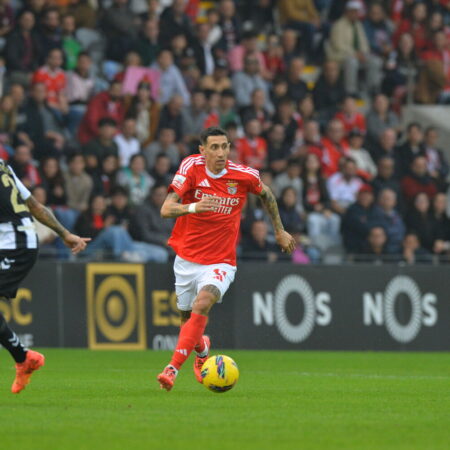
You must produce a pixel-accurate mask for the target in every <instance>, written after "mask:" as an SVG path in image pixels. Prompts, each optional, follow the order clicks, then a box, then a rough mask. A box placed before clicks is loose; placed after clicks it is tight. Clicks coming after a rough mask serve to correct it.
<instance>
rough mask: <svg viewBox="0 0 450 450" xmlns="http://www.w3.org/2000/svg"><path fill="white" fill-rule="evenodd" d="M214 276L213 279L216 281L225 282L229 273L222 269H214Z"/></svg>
mask: <svg viewBox="0 0 450 450" xmlns="http://www.w3.org/2000/svg"><path fill="white" fill-rule="evenodd" d="M213 272H214V274H215V275H214V276H213V278H214V279H215V280H219V281H223V280H224V279H225V277H226V276H227V273H226V272H225V270H220V269H214V270H213Z"/></svg>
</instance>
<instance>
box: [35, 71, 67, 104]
mask: <svg viewBox="0 0 450 450" xmlns="http://www.w3.org/2000/svg"><path fill="white" fill-rule="evenodd" d="M32 83H43V84H45V87H46V88H47V102H48V104H49V105H50V106H55V105H58V103H59V99H58V96H59V93H60V92H61V91H62V90H63V89H64V88H65V87H66V74H65V73H64V71H63V70H61V69H56V70H55V71H54V72H52V71H51V70H50V69H49V67H48V66H43V67H41V68H39V69H38V70H37V71H36V72H34V74H33V80H32Z"/></svg>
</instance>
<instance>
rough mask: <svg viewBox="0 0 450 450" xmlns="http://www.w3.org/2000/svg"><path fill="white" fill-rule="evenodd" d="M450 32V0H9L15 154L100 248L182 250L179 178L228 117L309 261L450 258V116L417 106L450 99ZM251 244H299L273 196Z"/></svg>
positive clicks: (3, 102)
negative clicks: (281, 233)
mask: <svg viewBox="0 0 450 450" xmlns="http://www.w3.org/2000/svg"><path fill="white" fill-rule="evenodd" d="M449 38H450V1H449V0H428V1H415V0H391V1H370V0H366V1H363V0H351V1H344V0H278V1H276V0H245V1H244V0H241V1H239V0H236V1H233V0H217V1H200V0H159V1H158V0H26V1H19V0H0V48H1V51H0V94H1V99H0V157H1V158H2V159H4V160H7V161H8V163H9V164H10V165H11V166H12V167H13V169H14V170H15V172H16V174H17V175H18V176H19V177H20V178H21V179H22V181H23V182H24V183H25V184H26V185H27V186H28V187H29V188H30V189H31V190H32V192H33V193H34V195H35V196H36V198H38V200H40V201H41V202H43V203H45V204H47V205H48V206H50V207H51V208H52V209H53V210H54V212H55V214H56V215H57V217H58V218H59V219H60V220H61V222H62V223H63V224H64V225H65V226H66V227H67V228H69V229H70V230H73V231H75V232H76V233H79V234H81V235H83V236H88V237H92V238H93V242H92V244H91V245H90V246H89V251H88V252H87V254H86V256H85V257H88V258H111V259H121V260H125V261H157V262H165V261H167V260H168V259H169V258H171V257H172V256H173V255H172V252H171V250H170V248H168V247H167V245H166V242H167V239H168V237H169V235H170V232H171V228H172V226H173V222H172V221H170V220H163V219H161V218H160V215H159V209H160V207H161V204H162V202H163V201H164V198H165V195H166V192H167V186H168V184H169V183H170V181H171V179H172V177H173V174H174V172H175V171H176V169H177V167H178V165H179V163H180V161H181V160H182V159H183V158H184V157H185V156H187V155H190V154H192V153H196V152H197V151H198V150H197V149H198V144H199V142H198V136H199V133H200V131H201V130H202V129H203V128H205V127H208V126H213V125H220V126H222V127H223V128H225V129H226V131H227V132H228V134H229V137H230V140H231V144H232V149H231V154H230V158H231V159H232V160H233V161H235V162H238V163H243V164H247V165H250V166H252V167H254V168H256V169H259V170H260V173H261V177H262V179H263V181H264V183H266V184H267V185H269V186H270V187H271V188H272V189H273V191H274V192H275V194H276V196H277V198H278V200H279V208H280V214H281V217H282V220H283V222H284V224H285V227H286V229H287V230H288V231H290V232H291V233H293V234H294V235H295V237H296V239H297V241H298V247H297V249H296V251H295V252H294V254H293V255H292V257H291V258H292V260H293V262H295V263H298V264H308V263H319V262H340V261H361V262H375V263H389V262H390V263H398V262H404V263H407V264H413V263H424V264H430V263H437V262H448V259H449V258H448V255H450V222H449V218H448V211H449V205H448V199H447V188H448V183H447V177H448V170H449V168H448V164H447V159H446V156H445V150H446V149H445V148H440V147H439V145H438V142H439V135H440V133H441V132H442V131H443V130H440V129H439V127H435V126H427V127H423V126H422V124H421V123H419V122H416V121H410V122H405V120H403V111H404V109H405V105H409V104H412V103H415V104H422V105H435V104H440V105H446V104H448V103H450V42H449ZM37 227H38V234H39V238H40V242H41V247H42V248H41V257H58V258H68V255H67V253H66V252H65V249H64V247H63V246H62V245H61V242H60V241H59V239H57V237H56V236H55V235H54V234H53V233H52V232H51V231H50V230H48V229H47V228H45V227H43V226H40V225H39V224H37ZM239 255H240V258H241V259H259V260H264V261H277V260H283V259H284V260H285V259H287V258H288V257H287V256H285V255H283V254H281V253H280V252H279V251H278V249H277V246H276V244H275V241H274V236H273V233H272V229H271V226H270V223H269V222H268V219H267V217H266V216H265V215H264V213H263V211H262V208H261V205H260V203H259V202H258V200H257V199H256V198H251V199H249V203H248V205H247V207H246V209H245V213H244V215H243V217H242V227H241V240H240V245H239Z"/></svg>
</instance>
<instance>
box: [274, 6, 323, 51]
mask: <svg viewBox="0 0 450 450" xmlns="http://www.w3.org/2000/svg"><path fill="white" fill-rule="evenodd" d="M278 8H279V11H280V19H281V23H282V24H283V25H284V26H285V27H287V28H294V29H296V30H298V31H300V33H301V35H302V40H303V41H304V42H305V47H306V48H307V49H308V53H309V55H310V56H313V52H314V35H315V33H316V31H318V30H319V29H320V26H321V23H320V16H319V13H318V11H317V9H316V7H315V4H314V1H313V0H281V1H280V2H279V5H278Z"/></svg>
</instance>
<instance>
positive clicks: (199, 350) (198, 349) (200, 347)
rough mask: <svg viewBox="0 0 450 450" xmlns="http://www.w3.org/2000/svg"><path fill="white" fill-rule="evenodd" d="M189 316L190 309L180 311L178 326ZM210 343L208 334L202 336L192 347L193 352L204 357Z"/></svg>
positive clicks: (181, 325)
mask: <svg viewBox="0 0 450 450" xmlns="http://www.w3.org/2000/svg"><path fill="white" fill-rule="evenodd" d="M190 317H191V311H180V328H182V327H183V325H184V324H185V323H186V322H187V321H188V320H189V318H190ZM209 346H210V343H209V337H208V336H202V337H201V338H200V341H198V342H197V344H196V345H195V347H194V350H195V353H196V354H197V356H198V355H200V357H205V356H206V355H207V354H208V349H209Z"/></svg>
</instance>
